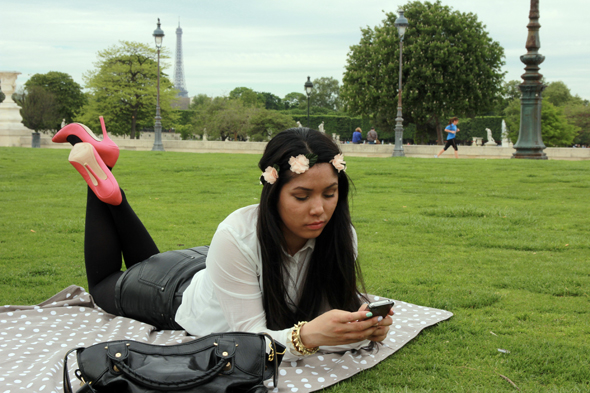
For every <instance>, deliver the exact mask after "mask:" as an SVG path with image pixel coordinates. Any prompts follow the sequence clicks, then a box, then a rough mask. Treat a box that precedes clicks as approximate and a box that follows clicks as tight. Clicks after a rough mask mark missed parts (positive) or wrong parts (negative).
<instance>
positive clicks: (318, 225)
mask: <svg viewBox="0 0 590 393" xmlns="http://www.w3.org/2000/svg"><path fill="white" fill-rule="evenodd" d="M323 226H324V222H323V221H316V222H312V223H311V224H307V225H306V227H307V228H308V229H311V230H314V231H315V230H318V229H322V227H323Z"/></svg>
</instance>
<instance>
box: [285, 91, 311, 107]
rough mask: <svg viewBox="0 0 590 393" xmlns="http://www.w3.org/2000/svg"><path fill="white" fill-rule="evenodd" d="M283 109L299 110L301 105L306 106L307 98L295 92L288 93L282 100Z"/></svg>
mask: <svg viewBox="0 0 590 393" xmlns="http://www.w3.org/2000/svg"><path fill="white" fill-rule="evenodd" d="M283 104H284V106H285V109H295V108H300V106H301V105H302V104H307V96H306V95H305V94H303V93H298V92H296V91H294V92H292V93H289V94H287V95H286V96H285V98H283Z"/></svg>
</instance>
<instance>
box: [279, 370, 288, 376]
mask: <svg viewBox="0 0 590 393" xmlns="http://www.w3.org/2000/svg"><path fill="white" fill-rule="evenodd" d="M279 374H281V375H287V371H285V370H281V371H280V372H279Z"/></svg>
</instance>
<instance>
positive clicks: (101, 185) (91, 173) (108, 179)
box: [68, 142, 123, 206]
mask: <svg viewBox="0 0 590 393" xmlns="http://www.w3.org/2000/svg"><path fill="white" fill-rule="evenodd" d="M68 160H69V161H70V163H71V164H72V165H73V166H74V168H76V170H77V171H78V172H80V174H81V175H82V177H83V178H84V180H86V183H88V186H90V189H91V190H92V191H93V192H94V194H95V195H96V196H97V197H98V199H100V200H101V201H103V202H105V203H108V204H110V205H115V206H118V205H120V204H121V201H122V200H123V197H122V195H121V189H120V188H119V183H117V180H115V177H114V176H113V174H112V173H111V171H110V170H109V168H107V166H106V165H105V163H104V161H103V160H102V158H101V157H100V155H99V154H98V152H97V151H96V149H95V148H94V146H92V145H91V144H90V143H86V142H80V143H76V144H75V145H74V147H73V148H72V151H71V152H70V157H69V158H68Z"/></svg>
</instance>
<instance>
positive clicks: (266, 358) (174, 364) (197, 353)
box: [64, 332, 285, 393]
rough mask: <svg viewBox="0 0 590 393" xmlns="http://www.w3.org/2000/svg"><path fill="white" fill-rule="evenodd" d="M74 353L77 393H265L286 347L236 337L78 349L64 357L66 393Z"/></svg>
mask: <svg viewBox="0 0 590 393" xmlns="http://www.w3.org/2000/svg"><path fill="white" fill-rule="evenodd" d="M266 339H268V340H270V343H269V347H270V353H268V354H267V353H266V348H267V345H266ZM74 351H76V356H77V360H78V367H79V368H78V369H77V370H76V371H75V374H76V377H78V379H80V381H81V386H82V387H81V388H80V389H79V390H78V391H77V393H86V392H98V393H100V392H109V393H123V392H125V393H138V392H142V393H156V392H177V393H188V392H203V393H213V392H215V393H217V392H232V393H233V392H235V393H242V392H247V393H262V392H266V391H267V388H266V387H265V386H264V384H263V381H264V380H266V379H269V378H271V377H272V378H273V382H274V386H275V387H277V386H278V385H277V384H278V370H279V364H280V363H281V360H282V358H283V355H284V354H285V347H284V346H283V345H281V344H280V343H278V342H276V341H274V340H273V339H272V337H271V336H269V335H268V334H264V333H260V334H255V333H246V332H231V333H214V334H210V335H208V336H205V337H202V338H199V339H196V340H193V341H190V342H186V343H183V344H176V345H169V346H164V345H153V344H146V343H142V342H137V341H129V340H121V341H109V342H104V343H100V344H95V345H92V346H90V347H87V348H84V347H82V348H74V349H72V350H70V351H68V353H67V354H66V355H65V358H64V392H65V393H72V392H73V390H72V387H71V385H70V377H69V373H68V364H67V358H68V355H69V354H70V353H72V352H74Z"/></svg>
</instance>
